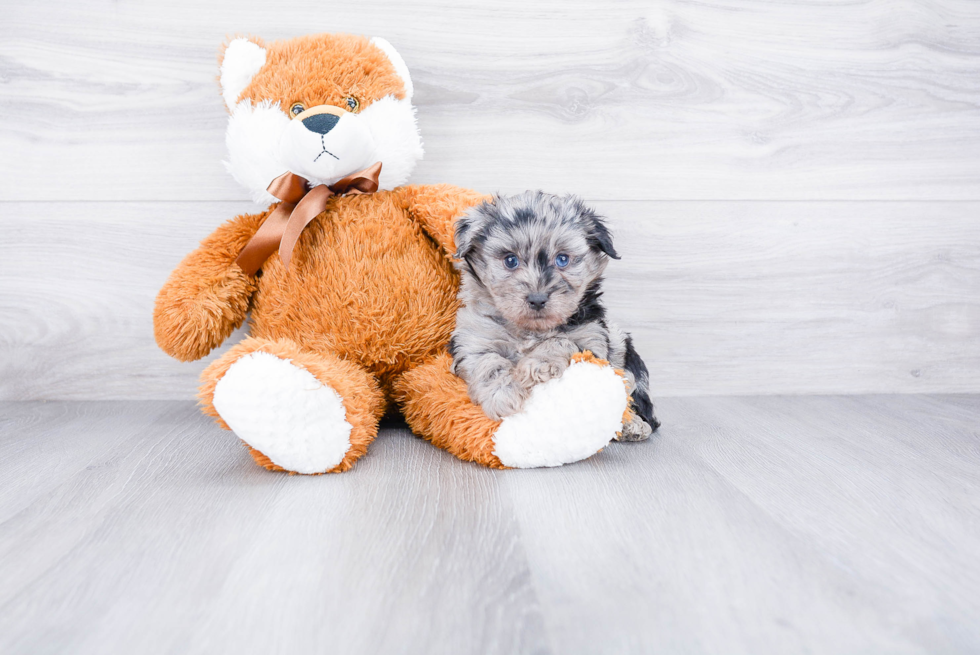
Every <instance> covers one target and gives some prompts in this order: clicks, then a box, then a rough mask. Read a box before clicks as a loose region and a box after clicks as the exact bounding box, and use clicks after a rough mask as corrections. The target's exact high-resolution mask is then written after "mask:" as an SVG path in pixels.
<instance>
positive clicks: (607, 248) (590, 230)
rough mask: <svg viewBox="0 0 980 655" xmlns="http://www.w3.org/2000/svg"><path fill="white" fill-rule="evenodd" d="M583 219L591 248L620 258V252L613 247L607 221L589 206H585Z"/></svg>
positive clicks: (586, 237) (614, 257)
mask: <svg viewBox="0 0 980 655" xmlns="http://www.w3.org/2000/svg"><path fill="white" fill-rule="evenodd" d="M581 220H582V222H583V224H584V225H585V239H586V241H588V243H589V248H591V249H592V250H594V251H596V252H604V253H606V254H607V255H609V256H610V257H612V258H613V259H619V253H617V252H616V249H615V248H613V242H612V234H610V233H609V228H608V227H606V221H605V219H603V218H602V217H601V216H599V215H598V214H596V213H595V212H594V211H592V210H591V209H589V208H588V207H586V208H584V210H583V211H582V214H581Z"/></svg>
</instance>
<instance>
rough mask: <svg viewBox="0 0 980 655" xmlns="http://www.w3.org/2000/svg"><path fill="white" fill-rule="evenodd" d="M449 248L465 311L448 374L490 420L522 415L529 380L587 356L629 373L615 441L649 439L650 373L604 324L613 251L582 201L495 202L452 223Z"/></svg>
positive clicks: (528, 196)
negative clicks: (624, 416)
mask: <svg viewBox="0 0 980 655" xmlns="http://www.w3.org/2000/svg"><path fill="white" fill-rule="evenodd" d="M456 246H457V249H458V251H457V253H456V258H457V260H458V263H457V267H458V269H459V271H460V274H461V277H462V287H461V290H460V295H459V297H460V300H461V301H462V303H463V305H462V307H461V308H460V310H459V312H458V314H457V317H456V329H455V331H454V332H453V336H452V340H451V341H450V343H449V351H450V354H451V355H452V357H453V371H454V372H455V373H456V374H457V375H458V376H460V377H461V378H463V380H465V381H466V383H467V387H468V389H469V394H470V398H472V400H473V402H475V403H478V404H479V405H481V406H482V407H483V410H484V412H485V413H486V414H487V415H488V416H490V417H491V418H494V419H500V418H503V417H505V416H509V415H511V414H515V413H517V412H519V411H520V410H521V407H522V406H523V404H524V401H525V400H526V399H527V397H528V395H529V393H530V390H531V388H532V387H533V386H534V385H535V384H538V383H541V382H545V381H547V380H549V379H551V378H555V377H558V376H560V375H561V374H562V372H563V371H564V370H565V368H566V367H567V366H568V364H569V361H570V359H571V356H572V355H573V354H574V353H576V352H579V351H584V350H590V351H592V353H593V354H594V355H596V356H597V357H601V358H603V359H607V360H609V362H610V363H611V364H612V365H613V366H615V367H616V368H619V369H622V370H623V371H625V373H626V378H627V381H628V384H629V391H630V396H631V397H632V404H631V409H632V410H633V411H632V412H630V414H631V416H632V418H631V419H629V420H628V421H627V422H626V423H624V425H623V431H622V435H621V437H620V439H621V440H628V441H638V440H641V439H646V438H647V437H648V436H650V434H651V432H652V431H653V430H655V429H657V427H658V426H659V425H660V423H659V422H658V421H657V419H656V417H655V416H654V413H653V404H652V403H651V402H650V395H649V377H648V374H647V368H646V366H645V365H644V363H643V360H642V359H640V357H639V355H638V354H637V353H636V350H635V349H634V348H633V341H632V339H631V338H630V335H629V334H627V333H625V332H623V331H621V330H619V329H618V328H617V327H615V326H614V325H611V324H609V323H607V322H606V310H605V308H604V307H603V305H602V303H601V301H600V298H601V296H602V291H601V284H602V277H601V276H602V272H603V270H605V268H606V264H607V263H608V261H609V258H610V257H612V258H613V259H619V255H617V254H616V250H615V249H614V248H613V243H612V237H611V235H610V234H609V230H608V229H607V228H606V225H605V223H604V222H603V220H602V219H601V218H600V217H599V216H597V215H596V213H595V212H594V211H592V210H591V209H589V208H588V207H586V206H585V204H584V203H583V202H582V200H581V199H580V198H577V197H574V196H564V197H558V196H555V195H551V194H546V193H543V192H541V191H529V192H525V193H523V194H520V195H517V196H512V197H500V196H497V197H495V198H494V199H493V200H492V201H488V202H484V203H483V204H481V205H478V206H476V207H473V208H471V209H470V210H469V212H468V213H467V214H466V215H465V216H464V217H463V218H461V219H460V220H459V221H458V222H457V224H456Z"/></svg>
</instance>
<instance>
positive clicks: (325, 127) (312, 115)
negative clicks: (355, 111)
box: [293, 105, 344, 134]
mask: <svg viewBox="0 0 980 655" xmlns="http://www.w3.org/2000/svg"><path fill="white" fill-rule="evenodd" d="M343 115H344V110H343V109H341V108H340V107H334V106H333V105H317V106H316V107H310V108H309V109H307V110H306V111H304V112H302V113H299V114H297V115H296V117H295V118H294V119H293V120H298V121H300V122H301V123H303V127H305V128H306V129H308V130H309V131H310V132H315V133H317V134H326V133H327V132H329V131H330V130H332V129H333V128H334V127H336V125H337V123H339V122H340V117H341V116H343Z"/></svg>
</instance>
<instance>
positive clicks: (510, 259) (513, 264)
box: [504, 254, 521, 270]
mask: <svg viewBox="0 0 980 655" xmlns="http://www.w3.org/2000/svg"><path fill="white" fill-rule="evenodd" d="M520 265H521V260H519V259H518V258H517V255H513V254H511V255H507V256H506V257H504V266H506V267H507V268H509V269H510V270H514V269H515V268H517V267H518V266H520Z"/></svg>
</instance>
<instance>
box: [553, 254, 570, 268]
mask: <svg viewBox="0 0 980 655" xmlns="http://www.w3.org/2000/svg"><path fill="white" fill-rule="evenodd" d="M555 266H557V267H558V268H565V267H566V266H568V255H566V254H565V253H561V254H560V255H558V256H557V257H555Z"/></svg>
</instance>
